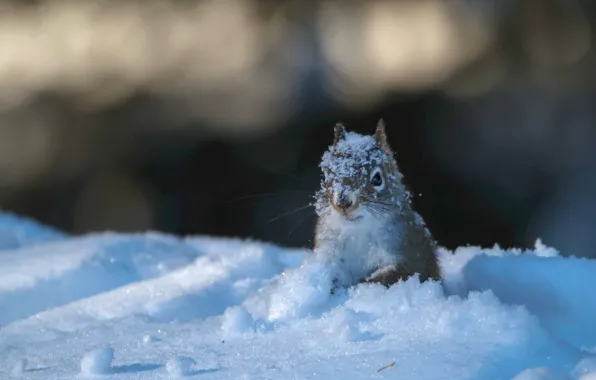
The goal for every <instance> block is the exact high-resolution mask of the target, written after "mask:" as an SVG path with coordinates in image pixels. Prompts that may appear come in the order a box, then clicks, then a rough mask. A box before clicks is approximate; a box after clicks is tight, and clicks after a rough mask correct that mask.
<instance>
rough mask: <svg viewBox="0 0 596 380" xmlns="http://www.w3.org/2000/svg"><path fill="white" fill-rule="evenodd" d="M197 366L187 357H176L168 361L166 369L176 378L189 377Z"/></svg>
mask: <svg viewBox="0 0 596 380" xmlns="http://www.w3.org/2000/svg"><path fill="white" fill-rule="evenodd" d="M195 364H197V363H196V362H195V361H194V360H193V359H192V358H189V357H186V356H175V357H173V358H171V359H170V360H168V362H167V363H166V369H167V370H168V373H169V374H170V375H172V376H174V377H183V376H188V375H190V374H191V373H192V368H193V366H194V365H195Z"/></svg>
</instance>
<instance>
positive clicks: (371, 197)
mask: <svg viewBox="0 0 596 380" xmlns="http://www.w3.org/2000/svg"><path fill="white" fill-rule="evenodd" d="M320 166H321V169H322V171H323V176H324V178H323V180H322V182H321V189H320V190H319V191H318V192H317V194H316V196H315V197H316V200H317V202H316V211H317V214H318V215H319V217H322V216H327V215H339V216H340V217H342V218H341V219H343V220H347V221H355V220H358V219H362V218H364V217H367V216H370V217H373V218H375V219H380V218H381V217H383V216H389V215H395V213H396V212H399V211H400V210H401V208H402V207H403V206H404V204H405V202H409V193H408V192H407V190H406V189H405V187H404V185H403V184H402V181H401V179H402V174H401V173H400V171H399V169H398V166H397V163H396V161H395V159H394V157H393V151H392V150H391V148H390V146H389V144H388V142H387V135H386V133H385V123H384V122H383V120H382V119H381V120H379V122H378V124H377V128H376V131H375V133H374V135H360V134H357V133H355V132H347V131H346V130H345V128H344V126H343V125H342V124H337V125H336V126H335V138H334V142H333V145H332V146H330V147H329V150H328V151H327V152H325V153H324V155H323V159H322V161H321V165H320Z"/></svg>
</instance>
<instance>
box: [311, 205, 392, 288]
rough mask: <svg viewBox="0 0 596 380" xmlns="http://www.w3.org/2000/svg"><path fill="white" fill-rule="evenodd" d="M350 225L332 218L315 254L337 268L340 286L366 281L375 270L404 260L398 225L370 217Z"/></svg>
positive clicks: (323, 231)
mask: <svg viewBox="0 0 596 380" xmlns="http://www.w3.org/2000/svg"><path fill="white" fill-rule="evenodd" d="M334 219H335V220H334ZM348 223H349V224H346V223H345V222H344V221H343V220H340V218H338V217H337V216H336V215H329V216H328V218H327V220H325V227H319V231H318V232H319V233H318V236H317V248H316V249H317V252H316V254H317V255H320V256H321V257H322V258H324V259H325V260H326V261H328V262H329V263H332V264H333V265H335V266H336V267H337V269H338V270H339V273H338V276H337V280H338V282H339V284H341V285H350V284H354V283H357V282H360V281H363V280H365V279H367V278H368V277H369V276H371V275H372V274H373V273H374V272H375V271H377V270H379V269H381V268H385V267H387V266H390V265H398V264H399V263H400V262H401V261H402V256H401V254H400V240H401V237H402V231H401V230H400V229H399V228H398V226H397V225H395V224H391V223H386V224H384V223H383V221H379V220H374V219H373V218H367V217H364V218H362V219H361V220H358V221H355V222H348Z"/></svg>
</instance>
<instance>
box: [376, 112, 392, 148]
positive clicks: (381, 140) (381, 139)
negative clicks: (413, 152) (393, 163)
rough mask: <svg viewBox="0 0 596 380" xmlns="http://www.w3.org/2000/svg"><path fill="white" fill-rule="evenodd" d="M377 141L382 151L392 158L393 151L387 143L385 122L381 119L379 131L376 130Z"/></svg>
mask: <svg viewBox="0 0 596 380" xmlns="http://www.w3.org/2000/svg"><path fill="white" fill-rule="evenodd" d="M375 140H376V141H377V144H379V146H380V147H381V149H382V150H383V151H384V152H385V153H386V154H387V155H388V156H390V157H392V156H393V151H392V150H391V147H390V146H389V143H388V142H387V133H385V121H384V120H383V119H379V122H378V123H377V129H376V130H375Z"/></svg>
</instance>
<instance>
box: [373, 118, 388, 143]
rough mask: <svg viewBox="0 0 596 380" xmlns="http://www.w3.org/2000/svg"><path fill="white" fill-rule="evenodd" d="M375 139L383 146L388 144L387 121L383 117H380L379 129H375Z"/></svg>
mask: <svg viewBox="0 0 596 380" xmlns="http://www.w3.org/2000/svg"><path fill="white" fill-rule="evenodd" d="M375 140H377V142H378V143H379V145H380V146H381V147H385V146H386V145H387V134H386V133H385V121H384V120H383V119H379V122H378V123H377V129H376V130H375Z"/></svg>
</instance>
